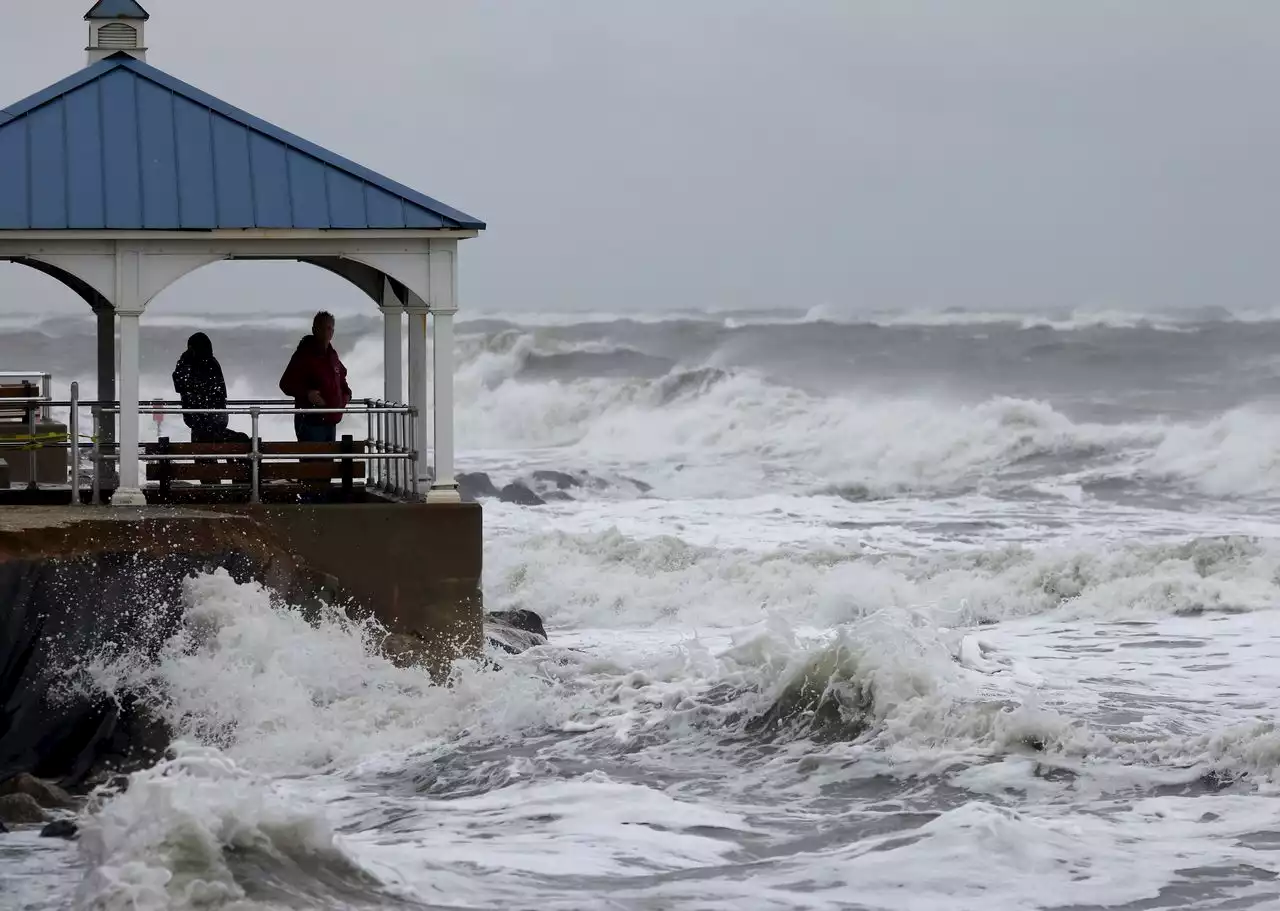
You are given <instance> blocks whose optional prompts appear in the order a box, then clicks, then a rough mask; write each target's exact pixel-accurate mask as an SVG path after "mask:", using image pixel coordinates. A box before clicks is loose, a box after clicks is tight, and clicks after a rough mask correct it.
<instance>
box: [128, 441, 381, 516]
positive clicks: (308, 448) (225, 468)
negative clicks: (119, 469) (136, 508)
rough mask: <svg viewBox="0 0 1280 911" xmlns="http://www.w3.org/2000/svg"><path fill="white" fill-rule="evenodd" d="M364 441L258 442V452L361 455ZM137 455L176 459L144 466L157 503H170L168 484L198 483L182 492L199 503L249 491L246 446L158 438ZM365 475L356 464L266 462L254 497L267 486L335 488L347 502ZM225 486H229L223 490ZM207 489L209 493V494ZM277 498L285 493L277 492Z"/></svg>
mask: <svg viewBox="0 0 1280 911" xmlns="http://www.w3.org/2000/svg"><path fill="white" fill-rule="evenodd" d="M368 446H369V442H368V440H355V439H352V437H351V436H350V435H347V436H344V437H342V439H340V440H338V441H337V442H335V443H299V442H275V441H270V440H259V441H258V451H259V453H261V455H262V456H264V457H266V456H277V457H278V456H282V455H298V456H303V457H305V456H307V455H317V456H321V455H338V454H364V453H366V452H368ZM142 450H143V452H144V453H145V454H147V455H171V456H178V457H179V458H177V459H159V460H154V461H148V462H147V480H148V481H156V482H158V483H159V485H160V498H161V499H162V500H166V501H168V500H172V499H173V497H174V488H173V482H174V481H185V482H191V481H198V482H200V484H201V485H202V486H201V487H200V488H188V491H187V492H188V494H189V495H193V496H198V498H199V499H205V498H207V497H209V496H210V495H219V496H234V495H235V494H237V493H241V492H242V491H244V490H245V489H247V488H248V487H249V486H250V482H251V480H252V477H253V474H252V467H251V465H250V462H249V460H248V459H246V458H244V457H245V456H247V455H249V451H250V444H249V443H174V442H172V441H171V440H170V439H169V438H168V437H161V438H160V439H159V441H158V442H155V443H144V444H143V447H142ZM195 455H202V456H218V457H219V458H218V459H216V460H215V459H211V458H205V459H198V460H194V461H190V462H186V461H182V459H181V457H182V456H195ZM366 472H367V463H365V462H362V461H359V460H357V459H327V458H316V459H306V458H304V459H303V460H301V461H283V460H281V461H277V460H272V461H267V460H265V458H264V459H263V460H262V461H260V462H259V463H258V485H259V491H260V492H261V491H263V490H264V488H266V487H268V486H270V487H271V488H272V489H275V488H278V487H280V485H281V483H282V482H283V483H284V484H285V485H291V486H292V487H293V488H296V487H303V488H306V489H308V490H315V489H316V488H328V487H331V486H333V485H334V482H338V484H339V485H340V486H341V489H342V494H343V496H344V497H350V496H351V493H352V491H353V490H354V489H355V482H356V480H357V479H359V480H363V479H364V478H365V476H366ZM227 485H230V487H228V486H227ZM210 487H212V488H213V489H212V490H211V489H210ZM280 492H281V493H289V492H290V491H289V490H282V491H280Z"/></svg>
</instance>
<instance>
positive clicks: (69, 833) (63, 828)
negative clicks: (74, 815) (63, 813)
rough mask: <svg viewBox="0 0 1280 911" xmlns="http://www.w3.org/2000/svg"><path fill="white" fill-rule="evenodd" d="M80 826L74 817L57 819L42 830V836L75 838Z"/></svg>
mask: <svg viewBox="0 0 1280 911" xmlns="http://www.w3.org/2000/svg"><path fill="white" fill-rule="evenodd" d="M79 831H80V830H79V827H78V826H77V825H76V823H75V820H72V819H55V820H54V821H53V822H51V823H49V824H48V825H47V826H45V827H44V828H43V829H41V830H40V837H41V838H75V837H76V836H77V835H78V834H79Z"/></svg>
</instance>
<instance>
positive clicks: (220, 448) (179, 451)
mask: <svg viewBox="0 0 1280 911" xmlns="http://www.w3.org/2000/svg"><path fill="white" fill-rule="evenodd" d="M142 450H143V452H145V453H147V454H148V455H157V454H159V453H162V452H167V453H169V454H170V455H248V454H249V444H248V443H170V444H169V446H168V448H167V449H166V448H165V447H163V446H161V445H160V444H159V443H144V444H143V446H142Z"/></svg>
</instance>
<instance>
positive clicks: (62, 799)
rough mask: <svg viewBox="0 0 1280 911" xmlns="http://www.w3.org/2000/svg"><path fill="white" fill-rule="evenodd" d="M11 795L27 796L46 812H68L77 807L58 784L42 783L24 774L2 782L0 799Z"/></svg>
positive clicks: (0, 783)
mask: <svg viewBox="0 0 1280 911" xmlns="http://www.w3.org/2000/svg"><path fill="white" fill-rule="evenodd" d="M10 794H26V795H27V796H28V797H30V798H32V799H33V800H34V801H35V802H36V803H38V804H39V805H40V806H42V807H44V808H45V809H46V810H66V809H69V808H70V807H73V806H75V803H74V801H72V799H71V795H70V794H68V793H67V792H66V791H64V790H62V788H60V787H58V786H57V785H56V784H50V783H49V782H47V781H41V780H40V779H39V778H36V777H35V776H34V775H28V774H27V773H26V772H23V773H22V774H20V775H15V776H14V777H12V778H10V779H9V780H8V781H5V782H0V797H7V796H9V795H10Z"/></svg>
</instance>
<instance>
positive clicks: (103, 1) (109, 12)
mask: <svg viewBox="0 0 1280 911" xmlns="http://www.w3.org/2000/svg"><path fill="white" fill-rule="evenodd" d="M84 17H85V18H86V19H150V18H151V15H150V13H148V12H147V11H146V10H144V9H143V8H142V7H141V6H139V5H138V4H137V3H135V2H134V0H98V2H97V3H95V4H94V5H93V9H91V10H89V12H87V13H85V14H84Z"/></svg>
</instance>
